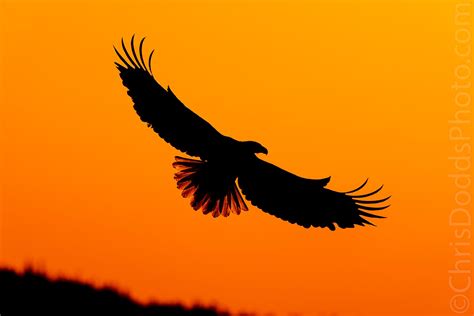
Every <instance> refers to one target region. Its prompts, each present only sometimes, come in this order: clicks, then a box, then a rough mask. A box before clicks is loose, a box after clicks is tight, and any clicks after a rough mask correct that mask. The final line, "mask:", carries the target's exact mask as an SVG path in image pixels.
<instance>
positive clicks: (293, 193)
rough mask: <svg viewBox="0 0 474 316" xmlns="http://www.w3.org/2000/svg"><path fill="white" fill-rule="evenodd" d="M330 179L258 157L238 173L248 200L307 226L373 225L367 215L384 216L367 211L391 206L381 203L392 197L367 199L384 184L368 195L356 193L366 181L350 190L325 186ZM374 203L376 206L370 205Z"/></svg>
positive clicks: (332, 227) (286, 218) (283, 217)
mask: <svg viewBox="0 0 474 316" xmlns="http://www.w3.org/2000/svg"><path fill="white" fill-rule="evenodd" d="M329 180H330V178H325V179H319V180H317V179H305V178H301V177H298V176H296V175H294V174H292V173H290V172H287V171H285V170H283V169H281V168H279V167H277V166H275V165H273V164H271V163H268V162H265V161H263V160H261V159H259V158H257V157H255V159H253V160H252V162H250V163H249V164H248V165H247V166H246V168H245V170H244V171H243V172H242V173H241V174H239V178H238V183H239V187H240V189H241V190H242V193H243V194H244V195H245V197H246V199H247V200H249V201H250V202H251V203H252V204H253V205H255V206H257V207H258V208H260V209H262V210H263V211H264V212H267V213H269V214H272V215H274V216H276V217H278V218H281V219H283V220H285V221H288V222H290V223H293V224H295V223H296V224H298V225H301V226H304V227H306V228H309V227H310V226H314V227H328V228H329V229H330V230H334V229H335V226H334V224H337V225H338V226H339V227H341V228H349V227H354V225H360V226H364V225H365V224H369V225H373V224H372V223H371V222H369V221H368V220H366V219H365V218H364V217H372V218H383V216H379V215H375V214H372V213H369V212H367V211H378V210H382V209H384V208H387V207H388V205H386V206H379V203H383V202H385V201H386V200H388V199H389V198H390V197H387V198H384V199H378V200H367V199H365V198H368V197H371V196H372V195H374V194H376V193H377V192H379V191H380V190H381V189H382V187H380V188H378V189H377V190H375V191H373V192H370V193H367V194H357V192H358V191H359V190H360V189H362V188H363V187H364V186H365V184H366V183H367V181H365V182H364V183H363V184H362V185H361V186H360V187H358V188H357V189H355V190H352V191H350V192H335V191H332V190H329V189H326V188H325V186H326V184H327V183H328V182H329ZM372 204H375V205H376V206H369V205H372Z"/></svg>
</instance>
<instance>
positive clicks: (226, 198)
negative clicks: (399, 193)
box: [114, 36, 389, 230]
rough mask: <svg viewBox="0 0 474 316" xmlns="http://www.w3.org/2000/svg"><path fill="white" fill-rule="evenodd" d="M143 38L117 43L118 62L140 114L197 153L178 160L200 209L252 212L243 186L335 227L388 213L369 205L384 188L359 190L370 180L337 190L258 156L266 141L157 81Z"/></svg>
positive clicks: (253, 197)
mask: <svg viewBox="0 0 474 316" xmlns="http://www.w3.org/2000/svg"><path fill="white" fill-rule="evenodd" d="M144 40H145V39H144V38H143V39H142V40H141V41H140V43H139V45H138V51H137V48H136V46H135V43H134V36H133V37H132V39H131V43H130V48H129V49H127V47H126V45H125V43H124V41H123V39H122V50H123V53H120V52H119V51H118V50H117V49H116V48H115V47H114V49H115V52H116V53H117V55H118V57H119V59H120V62H116V63H115V64H116V65H117V68H118V70H119V72H120V78H122V81H123V85H124V86H125V87H126V88H127V89H128V92H127V93H128V95H129V96H130V97H131V98H132V101H133V104H134V105H133V107H134V109H135V111H136V112H137V114H138V115H139V116H140V119H141V120H142V121H143V122H145V123H147V124H148V126H149V127H151V128H153V130H154V131H155V132H156V133H157V134H158V135H159V136H160V137H161V138H163V139H164V140H165V141H166V142H168V143H169V144H170V145H172V146H173V147H175V148H176V149H178V150H180V151H182V152H183V153H186V154H187V155H189V156H193V157H199V158H200V159H190V158H184V157H178V156H177V157H175V159H176V161H175V162H174V163H173V167H175V168H176V169H177V173H176V174H175V179H176V181H177V185H178V188H179V189H181V190H182V195H183V196H184V197H191V206H192V207H193V208H194V209H195V210H199V209H201V210H202V211H203V213H204V214H208V213H211V214H212V216H214V217H217V216H219V215H221V214H222V215H223V216H228V215H230V213H232V212H233V213H236V214H240V212H241V211H247V210H248V207H247V205H246V203H245V201H244V199H243V197H242V195H241V193H240V190H241V191H242V193H243V195H244V196H245V198H246V199H247V200H248V201H250V202H251V203H252V204H253V205H255V206H256V207H258V208H260V209H261V210H263V211H264V212H266V213H269V214H272V215H274V216H276V217H278V218H281V219H282V220H285V221H288V222H290V223H295V224H298V225H301V226H303V227H306V228H308V227H311V226H313V227H327V228H329V229H330V230H334V229H335V227H336V226H335V225H337V226H339V227H340V228H349V227H354V225H360V226H364V225H366V224H369V225H373V224H372V223H371V222H369V221H368V220H367V219H366V218H383V216H380V215H376V214H373V213H372V211H379V210H382V209H385V208H387V207H388V205H383V204H381V203H383V202H385V201H387V200H388V199H389V197H386V198H382V199H370V198H371V197H372V196H373V195H375V194H376V193H378V192H379V191H380V190H381V189H382V187H380V188H378V189H377V190H374V191H372V192H369V193H365V194H361V193H360V190H361V189H362V188H363V187H364V186H365V185H366V183H367V181H365V182H364V183H363V184H362V185H361V186H359V187H358V188H356V189H354V190H352V191H349V192H336V191H332V190H330V189H327V188H326V185H327V184H328V182H329V180H330V178H324V179H307V178H302V177H299V176H297V175H294V174H292V173H290V172H288V171H285V170H283V169H281V168H279V167H277V166H275V165H273V164H271V163H268V162H266V161H263V160H261V159H259V158H258V157H257V156H256V154H258V153H264V154H268V151H267V149H266V148H265V147H263V146H262V145H261V144H259V143H257V142H254V141H238V140H235V139H233V138H231V137H228V136H224V135H222V134H221V133H219V132H218V131H217V130H216V129H215V128H214V127H212V125H211V124H209V123H208V122H207V121H205V120H204V119H202V118H201V117H200V116H198V115H197V114H195V113H194V112H193V111H191V110H190V109H189V108H187V107H186V106H185V105H184V104H183V103H182V102H181V101H180V100H179V99H178V98H177V97H176V96H175V95H174V93H173V92H172V91H171V89H170V88H169V87H168V88H167V89H164V88H163V87H162V86H161V85H160V84H159V83H158V82H157V81H156V80H155V78H154V76H153V72H152V67H151V61H152V56H153V51H152V52H151V54H150V55H149V56H148V59H147V60H146V59H145V58H144V56H143V42H144ZM237 183H238V186H237ZM239 188H240V190H239ZM368 198H369V199H368Z"/></svg>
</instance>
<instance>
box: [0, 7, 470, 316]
mask: <svg viewBox="0 0 474 316" xmlns="http://www.w3.org/2000/svg"><path fill="white" fill-rule="evenodd" d="M455 3H457V2H454V1H380V2H377V1H368V0H363V1H355V0H354V1H349V0H339V1H329V0H325V1H270V0H265V1H263V0H262V1H228V2H224V1H221V2H218V1H200V0H189V1H184V0H181V1H133V2H132V1H129V2H124V1H122V2H115V1H114V2H112V1H102V2H100V4H98V3H96V2H95V1H89V2H85V1H71V2H66V1H64V2H62V1H12V0H10V1H5V0H3V1H1V2H0V12H1V15H0V21H1V22H0V25H1V37H0V47H1V49H0V63H1V64H0V80H1V86H0V103H1V112H0V117H1V123H2V125H1V127H2V130H1V133H0V137H1V138H0V142H1V150H0V162H1V164H0V174H1V176H0V184H1V190H2V191H1V192H0V193H1V194H0V199H1V200H0V202H1V204H0V207H1V212H0V216H1V217H0V223H1V226H0V227H1V252H0V263H1V264H2V265H6V266H13V267H17V268H22V267H23V266H24V264H25V263H32V264H34V265H35V266H38V267H40V268H43V269H44V270H46V271H47V272H48V273H50V274H51V275H60V274H63V275H67V276H70V277H74V278H80V279H83V280H88V281H92V282H94V283H96V284H104V283H107V284H110V283H111V284H114V285H117V286H118V287H119V288H121V289H124V290H127V291H130V293H131V294H132V295H133V296H134V297H136V298H138V299H141V300H147V299H150V298H158V299H160V300H163V301H176V300H180V301H184V302H186V303H192V302H196V301H200V302H203V303H213V302H215V303H217V304H218V305H219V306H221V307H224V308H228V309H230V310H232V311H241V310H245V311H256V312H261V313H264V312H274V313H277V314H283V315H286V314H288V313H301V314H304V315H314V314H317V313H330V312H337V313H338V315H384V314H387V315H396V314H397V315H452V314H453V315H454V313H453V311H452V310H451V309H450V307H449V306H450V305H449V304H450V299H451V298H452V296H453V291H452V290H451V289H450V287H449V284H448V270H449V269H451V268H452V267H453V265H454V262H455V260H456V258H455V256H454V250H453V247H451V246H450V243H452V242H454V241H456V238H455V235H454V228H453V227H452V226H450V225H449V222H448V217H449V213H450V210H451V209H452V208H453V206H454V202H453V195H454V193H455V191H456V188H455V187H454V185H453V183H452V180H450V179H449V178H448V174H449V173H450V172H451V171H452V169H453V167H452V165H451V164H450V161H449V160H448V156H449V155H450V152H451V151H452V145H453V144H452V143H450V142H449V141H448V123H447V121H448V119H449V118H451V117H452V116H453V113H454V111H455V106H454V101H453V97H454V92H453V90H452V89H451V85H452V84H453V82H454V80H455V78H454V74H453V69H454V68H455V66H456V65H457V64H458V63H459V62H460V61H459V56H456V55H455V54H454V46H455V44H456V43H455V36H454V34H455V30H456V25H455V23H454V11H455ZM133 33H136V34H137V36H140V37H141V36H147V41H146V43H145V48H146V49H147V50H150V49H152V48H155V49H156V50H157V52H156V53H155V57H154V64H153V70H154V73H155V76H156V77H157V78H158V80H159V81H160V83H162V84H163V85H168V84H169V85H170V86H171V87H172V88H173V91H174V92H175V93H176V95H177V96H178V97H179V98H180V99H181V100H182V101H183V102H184V103H185V104H186V105H188V106H189V107H191V108H192V109H193V110H194V111H195V112H197V113H198V114H200V115H201V116H203V117H204V118H206V119H207V120H208V121H210V122H211V123H212V124H213V125H214V126H215V127H216V128H217V129H219V130H220V131H221V132H222V133H224V134H227V135H230V136H233V137H235V138H237V139H241V140H247V139H252V140H256V141H259V142H261V143H262V144H263V145H264V146H266V147H267V148H268V149H269V151H270V153H269V155H268V157H265V159H267V160H268V161H271V162H273V163H275V164H277V165H279V166H281V167H283V168H285V169H288V170H290V171H292V172H295V173H297V174H300V175H304V176H307V177H315V178H321V177H326V176H329V175H331V176H332V181H331V183H330V184H329V187H330V188H332V189H335V190H340V191H343V190H349V189H353V188H355V187H356V186H357V185H359V184H360V183H361V182H362V181H363V180H364V179H365V178H366V177H370V181H369V185H371V186H370V188H375V187H376V186H377V185H379V184H382V183H383V184H385V188H384V192H385V193H387V194H392V195H393V198H392V200H391V201H392V207H390V208H389V209H388V210H386V211H384V214H385V215H387V216H388V218H387V219H385V220H377V221H376V224H377V225H378V226H377V227H376V228H373V227H365V228H356V229H353V230H345V231H343V230H337V231H336V232H330V231H329V230H321V229H310V230H306V229H304V228H301V227H298V226H295V225H290V224H288V223H286V222H283V221H280V220H277V219H276V218H274V217H272V216H269V215H267V214H265V213H263V212H261V211H259V210H258V209H256V208H254V207H251V208H250V211H249V212H248V213H245V214H242V215H240V216H235V215H231V216H230V217H229V218H218V219H213V218H212V217H210V216H203V215H202V214H200V213H197V212H194V211H193V210H192V209H191V208H190V206H189V200H185V199H182V198H181V196H180V192H179V191H178V190H177V189H176V187H175V186H176V185H175V181H174V180H173V173H174V170H173V169H172V167H171V163H172V161H173V156H174V155H176V154H178V152H177V151H176V150H174V149H173V148H171V147H170V146H169V145H168V144H166V143H164V142H163V141H162V140H161V139H159V138H158V137H157V136H156V135H155V134H154V133H153V132H152V131H151V130H150V129H148V128H146V126H145V125H144V124H142V123H141V122H140V120H139V118H138V117H137V115H136V114H135V113H134V111H133V109H132V106H131V100H130V99H129V98H128V96H127V95H126V92H125V88H124V87H123V86H122V85H121V82H120V79H119V77H118V73H117V70H116V69H115V67H114V65H113V62H114V61H115V60H116V57H115V55H114V52H113V49H112V45H114V44H117V43H119V41H120V38H121V37H122V36H124V37H126V38H129V37H130V36H131V35H132V34H133ZM467 132H470V131H467ZM473 304H474V303H473ZM471 313H472V310H471ZM466 315H467V314H466Z"/></svg>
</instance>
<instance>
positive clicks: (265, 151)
mask: <svg viewBox="0 0 474 316" xmlns="http://www.w3.org/2000/svg"><path fill="white" fill-rule="evenodd" d="M262 154H265V155H268V150H267V149H266V148H265V147H263V148H262Z"/></svg>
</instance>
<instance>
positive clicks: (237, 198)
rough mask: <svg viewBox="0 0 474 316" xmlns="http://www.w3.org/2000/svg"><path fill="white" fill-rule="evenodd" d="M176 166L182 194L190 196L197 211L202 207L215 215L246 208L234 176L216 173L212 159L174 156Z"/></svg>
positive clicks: (225, 215)
mask: <svg viewBox="0 0 474 316" xmlns="http://www.w3.org/2000/svg"><path fill="white" fill-rule="evenodd" d="M175 159H176V161H175V162H174V163H173V167H174V168H175V169H177V170H178V171H177V172H176V173H175V176H174V178H175V180H176V182H177V186H178V189H180V190H182V193H181V195H182V196H183V197H191V206H192V207H193V209H194V210H196V211H197V210H199V209H202V212H203V214H209V213H210V214H212V216H213V217H218V216H220V215H223V216H224V217H227V216H229V215H230V213H231V212H232V213H235V214H237V215H238V214H240V212H241V211H247V210H248V207H247V205H246V204H245V201H244V199H243V198H242V195H241V194H240V192H239V190H238V188H237V185H236V183H235V179H233V178H231V177H226V176H225V175H223V174H222V173H219V172H216V170H214V169H213V168H212V166H211V165H210V163H209V162H207V161H201V160H194V159H189V158H183V157H178V156H176V157H175Z"/></svg>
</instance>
